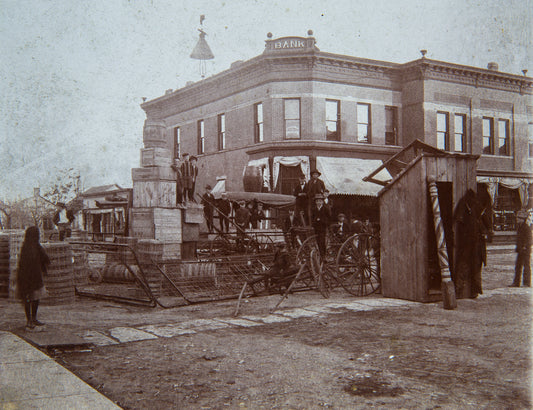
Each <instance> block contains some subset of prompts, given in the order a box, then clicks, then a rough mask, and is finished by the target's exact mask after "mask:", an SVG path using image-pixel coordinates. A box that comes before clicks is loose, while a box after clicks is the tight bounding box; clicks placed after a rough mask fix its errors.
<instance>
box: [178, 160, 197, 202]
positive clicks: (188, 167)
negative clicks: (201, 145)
mask: <svg viewBox="0 0 533 410" xmlns="http://www.w3.org/2000/svg"><path fill="white" fill-rule="evenodd" d="M197 176H198V167H197V166H196V157H195V156H191V157H190V158H189V154H183V162H182V164H181V178H182V181H183V196H184V200H185V202H188V201H193V202H196V201H195V200H194V185H195V184H196V177H197Z"/></svg>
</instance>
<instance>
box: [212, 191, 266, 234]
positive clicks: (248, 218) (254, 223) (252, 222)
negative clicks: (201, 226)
mask: <svg viewBox="0 0 533 410" xmlns="http://www.w3.org/2000/svg"><path fill="white" fill-rule="evenodd" d="M211 191H212V188H211V185H206V187H205V193H204V194H203V195H202V205H203V207H204V217H205V222H206V225H207V230H208V231H209V233H212V232H213V231H214V230H215V225H214V218H215V212H217V213H218V219H219V224H220V229H219V230H220V232H222V233H224V232H229V227H230V218H231V211H232V209H233V210H234V223H235V225H236V226H237V230H238V231H241V232H244V231H245V230H247V229H257V228H261V227H262V223H263V222H264V221H265V220H266V215H265V209H264V205H263V203H262V202H260V201H249V202H246V201H238V202H235V203H234V204H233V205H232V203H231V201H230V200H229V199H228V195H227V194H226V193H225V192H223V193H222V194H221V197H220V198H219V199H215V197H214V195H213V193H212V192H211Z"/></svg>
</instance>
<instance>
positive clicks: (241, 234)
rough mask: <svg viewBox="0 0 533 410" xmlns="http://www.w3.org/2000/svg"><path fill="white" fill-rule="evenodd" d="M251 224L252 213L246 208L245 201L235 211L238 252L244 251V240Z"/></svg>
mask: <svg viewBox="0 0 533 410" xmlns="http://www.w3.org/2000/svg"><path fill="white" fill-rule="evenodd" d="M249 224H250V211H249V210H248V208H247V207H246V202H245V201H240V202H239V204H238V208H236V209H235V226H236V227H237V250H239V251H244V238H245V237H246V229H248V226H249Z"/></svg>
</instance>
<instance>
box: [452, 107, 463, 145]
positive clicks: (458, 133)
mask: <svg viewBox="0 0 533 410" xmlns="http://www.w3.org/2000/svg"><path fill="white" fill-rule="evenodd" d="M453 125H454V130H453V131H454V135H453V137H454V138H453V141H454V151H456V152H466V115H464V114H455V117H454V124H453Z"/></svg>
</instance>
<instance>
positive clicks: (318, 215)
mask: <svg viewBox="0 0 533 410" xmlns="http://www.w3.org/2000/svg"><path fill="white" fill-rule="evenodd" d="M330 217H331V214H330V211H329V208H328V207H327V206H325V205H324V195H322V194H317V195H316V196H315V206H314V207H313V209H312V210H311V218H312V219H311V220H312V226H313V229H314V231H315V235H316V242H317V245H318V251H319V252H320V258H321V259H322V260H324V259H325V257H326V235H327V231H328V227H329V219H330Z"/></svg>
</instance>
